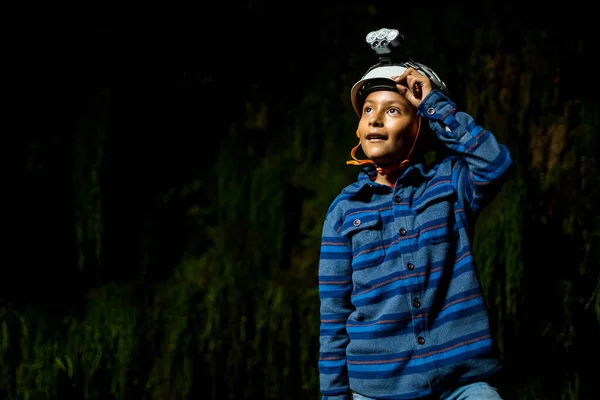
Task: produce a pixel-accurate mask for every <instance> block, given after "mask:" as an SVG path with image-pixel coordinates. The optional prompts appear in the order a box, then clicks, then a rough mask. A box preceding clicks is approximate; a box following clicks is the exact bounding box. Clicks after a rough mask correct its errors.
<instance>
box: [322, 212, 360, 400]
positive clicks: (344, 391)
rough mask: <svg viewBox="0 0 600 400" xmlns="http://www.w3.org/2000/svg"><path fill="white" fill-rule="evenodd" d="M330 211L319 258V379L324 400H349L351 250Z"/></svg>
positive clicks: (339, 224)
mask: <svg viewBox="0 0 600 400" xmlns="http://www.w3.org/2000/svg"><path fill="white" fill-rule="evenodd" d="M340 226H341V223H340V222H339V221H338V222H336V221H335V220H334V218H332V217H331V214H329V215H328V216H327V218H326V219H325V222H324V224H323V233H322V238H321V251H320V259H319V298H320V301H321V305H320V320H321V323H320V331H319V343H320V349H319V380H320V390H321V394H322V395H323V397H322V400H349V399H350V397H349V387H348V371H347V367H346V346H347V345H348V342H349V338H348V334H347V332H346V321H347V319H348V316H349V315H350V313H352V311H354V308H353V306H352V303H351V302H350V295H351V292H352V250H351V246H350V243H349V241H348V240H347V238H345V237H343V236H342V235H341V234H340V233H339V229H340Z"/></svg>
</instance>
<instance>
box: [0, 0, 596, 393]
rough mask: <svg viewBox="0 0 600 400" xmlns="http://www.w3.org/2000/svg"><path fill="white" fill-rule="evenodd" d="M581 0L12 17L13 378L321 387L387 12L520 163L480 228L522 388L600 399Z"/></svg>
mask: <svg viewBox="0 0 600 400" xmlns="http://www.w3.org/2000/svg"><path fill="white" fill-rule="evenodd" d="M465 4H466V3H465ZM528 7H529V6H528ZM559 7H560V8H552V7H551V6H550V4H543V5H537V6H531V8H525V4H524V3H517V2H514V3H511V2H500V3H496V2H488V1H486V2H479V3H477V4H471V5H468V6H467V5H460V4H443V3H439V4H438V3H436V2H426V3H424V2H421V3H399V4H395V3H392V2H379V1H376V2H354V3H343V2H337V1H335V2H316V1H306V2H302V3H289V4H283V3H278V2H267V1H247V2H233V3H231V2H229V3H225V2H222V3H216V4H213V3H210V4H205V5H202V6H197V7H193V8H192V7H189V8H183V7H182V8H177V7H176V6H169V7H165V6H162V5H156V6H154V7H152V6H148V5H143V6H139V7H133V6H130V7H129V8H125V7H122V8H120V7H108V6H106V5H100V4H98V5H96V6H92V5H90V4H88V5H87V6H86V7H85V9H84V8H82V7H79V8H73V7H69V8H68V7H64V8H63V9H61V8H59V7H57V6H52V7H47V8H34V9H28V10H14V12H11V13H7V14H6V19H7V21H6V25H5V26H6V27H7V30H6V32H7V33H6V39H7V46H6V47H5V51H4V57H3V59H4V64H5V65H6V66H8V67H9V68H8V71H9V72H6V73H5V79H6V82H7V85H6V87H5V89H6V90H5V96H6V99H7V100H8V101H7V103H8V105H7V106H6V107H5V112H6V114H7V117H6V119H5V125H4V126H5V133H6V136H7V137H8V139H9V140H8V141H7V142H6V143H7V144H8V145H7V147H6V150H7V151H6V156H7V157H6V160H7V167H8V168H7V169H6V171H8V172H9V173H8V176H9V180H7V185H6V186H5V188H6V193H7V195H6V198H7V199H8V200H9V205H8V206H7V208H6V210H5V214H6V221H8V222H9V224H5V228H6V235H5V236H6V237H7V238H8V240H7V241H5V246H6V250H7V251H6V252H5V253H4V259H3V265H4V268H3V272H4V275H3V277H2V279H0V398H2V399H62V398H74V399H161V400H162V399H165V400H166V399H192V398H193V399H196V398H214V399H225V398H231V399H242V398H265V399H300V398H302V399H304V398H311V397H312V398H315V399H316V398H318V372H317V369H316V368H317V358H318V324H319V320H318V294H317V288H316V271H317V265H318V251H319V245H320V236H319V235H320V228H321V224H322V220H323V218H324V213H325V211H326V209H327V207H328V205H329V203H330V201H331V200H332V199H333V198H334V197H335V195H336V194H337V193H339V191H340V190H341V189H342V188H343V187H344V186H345V185H347V184H348V183H350V182H351V181H352V180H353V179H354V178H355V176H356V173H357V172H358V170H357V169H356V167H351V166H346V164H345V161H346V160H347V159H349V157H350V149H351V148H352V147H353V146H354V145H355V144H356V143H355V134H354V132H355V130H356V124H357V120H356V117H355V115H354V114H353V111H352V108H351V105H350V102H349V90H350V87H351V86H352V84H353V83H354V82H356V81H357V80H358V79H359V78H360V77H361V76H362V74H364V72H365V71H366V69H367V68H368V67H369V66H371V65H372V64H373V63H375V62H376V58H375V55H374V53H372V52H371V50H370V49H369V48H368V46H367V45H366V43H365V41H364V37H365V35H366V34H367V33H368V32H369V31H371V30H376V29H379V28H381V27H388V28H397V29H399V30H400V31H401V32H403V33H404V35H405V36H406V45H407V48H408V49H409V51H410V54H411V55H412V57H413V58H414V59H415V60H417V61H419V62H422V63H424V64H426V65H428V66H430V67H431V68H433V69H434V70H435V71H436V72H437V73H438V75H440V76H441V77H442V79H443V80H444V81H445V82H446V84H447V85H448V86H449V87H450V90H451V92H452V99H453V100H454V101H455V102H456V103H457V104H458V106H459V108H460V109H461V110H464V111H466V112H468V113H470V114H471V115H473V116H474V117H475V118H476V120H477V121H478V122H479V123H480V125H482V126H484V127H486V128H488V129H490V130H491V131H492V132H493V133H494V134H495V135H496V136H497V137H498V138H499V139H500V141H501V142H503V143H505V144H506V145H507V146H508V147H509V149H510V150H511V153H512V155H513V158H514V160H515V168H514V171H513V175H512V176H511V178H510V179H509V181H508V182H507V185H506V186H505V189H504V191H503V192H502V193H501V194H500V195H499V197H498V198H497V199H496V200H495V201H494V202H493V203H492V204H491V205H490V207H489V209H488V210H486V212H485V213H484V214H483V215H482V217H481V220H480V222H479V223H478V225H477V231H476V253H477V257H478V259H479V261H480V262H479V266H480V270H481V278H482V284H483V286H484V288H485V290H486V296H487V299H488V303H489V306H490V311H491V314H492V319H493V322H494V324H495V327H496V337H497V340H498V342H499V345H500V348H501V351H502V354H503V356H504V358H505V364H506V369H505V376H504V378H505V379H504V382H503V390H504V393H505V397H506V398H507V399H508V398H514V399H542V398H543V399H568V400H571V399H591V398H592V397H593V394H594V393H595V392H596V390H595V388H596V385H595V384H596V381H597V377H598V372H599V371H598V366H597V362H596V360H597V357H598V356H599V355H600V344H599V343H600V341H599V340H598V339H600V335H599V334H600V296H599V290H600V289H599V287H600V271H599V268H598V267H599V264H600V262H599V259H600V251H599V250H598V249H599V248H598V244H599V238H600V216H599V214H598V212H597V210H596V205H597V204H599V203H600V192H599V191H598V184H599V183H600V179H599V178H598V173H597V172H598V158H597V157H598V156H597V155H598V150H600V148H599V144H598V140H597V132H598V125H599V118H598V116H599V114H598V101H597V99H596V97H595V94H596V92H597V89H598V85H597V83H596V68H595V66H594V61H593V60H594V59H595V54H594V52H595V46H596V38H597V34H596V33H595V24H596V21H595V20H594V14H593V13H592V12H591V11H590V10H589V9H587V8H586V6H583V5H582V4H579V3H575V2H570V3H568V4H561V5H559ZM13 171H14V173H13Z"/></svg>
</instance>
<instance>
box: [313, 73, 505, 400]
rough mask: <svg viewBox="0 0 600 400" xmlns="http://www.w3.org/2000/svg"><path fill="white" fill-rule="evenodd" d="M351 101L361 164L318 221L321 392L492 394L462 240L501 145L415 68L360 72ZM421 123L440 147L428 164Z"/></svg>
mask: <svg viewBox="0 0 600 400" xmlns="http://www.w3.org/2000/svg"><path fill="white" fill-rule="evenodd" d="M351 97H352V105H353V107H354V109H355V111H356V113H357V114H358V116H359V117H360V120H359V123H358V130H357V133H356V134H357V136H358V138H359V144H358V145H357V146H356V147H355V148H354V149H353V150H352V153H351V154H352V158H353V160H352V161H349V162H348V164H354V165H364V164H366V166H365V167H364V168H363V169H362V170H361V171H360V172H359V175H358V180H357V182H355V183H353V184H351V185H349V186H347V187H346V188H344V189H343V190H342V192H341V193H340V194H339V195H338V196H337V197H336V198H335V200H334V201H333V202H332V204H331V206H330V207H329V210H328V211H327V215H326V218H325V221H324V225H323V236H322V243H321V255H320V262H319V294H320V300H321V306H320V307H321V308H320V313H321V328H320V359H319V373H320V389H321V393H322V395H323V397H322V398H323V400H328V399H335V400H342V399H350V398H353V399H355V400H356V399H418V398H425V397H429V398H436V399H475V398H476V399H501V397H500V396H499V394H498V390H497V389H496V388H495V387H494V386H492V385H491V384H490V383H489V382H491V379H492V377H493V376H494V375H495V374H496V373H497V372H498V371H499V369H500V367H501V362H500V359H499V356H498V354H497V352H496V351H495V347H494V344H493V342H492V339H491V332H490V327H489V321H488V316H487V313H486V308H485V303H484V299H483V297H482V292H481V288H480V284H479V281H478V276H477V270H476V266H475V262H474V260H473V254H472V248H471V246H472V244H471V238H472V227H473V224H474V219H475V217H476V216H477V214H478V213H479V212H480V211H481V209H482V207H483V206H484V205H485V204H486V202H488V201H489V200H490V199H491V198H492V197H493V195H494V193H495V192H496V191H497V190H498V189H499V187H500V186H501V182H502V180H503V179H504V178H505V177H506V175H507V173H508V171H509V168H510V166H511V158H510V154H509V152H508V150H507V148H506V147H505V146H503V145H501V144H499V143H498V142H497V141H496V139H495V138H494V136H493V135H492V134H491V133H490V132H488V131H486V130H485V129H482V128H481V127H480V126H479V125H477V124H476V123H475V121H474V120H473V118H472V117H471V116H469V115H468V114H466V113H464V112H459V111H457V108H456V105H455V104H454V103H452V101H451V100H450V99H449V98H448V91H447V89H446V86H445V84H444V83H443V82H442V81H441V80H439V78H438V77H437V75H436V74H435V73H434V72H433V71H431V70H430V69H429V68H427V67H426V66H424V65H422V64H419V63H414V62H412V63H408V64H403V65H398V64H394V65H389V66H379V67H377V68H371V69H370V70H369V71H368V72H367V74H366V75H365V76H364V77H363V78H362V79H361V80H360V81H359V82H357V83H356V85H355V86H354V87H353V90H352V95H351ZM428 127H429V128H430V129H431V130H432V131H433V132H434V133H435V136H436V137H437V140H438V141H439V142H441V143H442V144H443V145H444V146H445V147H446V150H447V152H446V154H445V158H443V159H442V160H441V161H438V162H437V163H435V164H433V165H429V166H428V165H426V164H425V162H424V151H425V149H424V148H421V147H420V146H419V144H422V140H423V139H424V134H425V133H426V132H425V131H426V129H427V128H428ZM419 139H421V140H419ZM420 142H421V143H420ZM358 146H361V147H362V150H363V152H364V153H365V155H366V156H367V157H368V159H366V160H359V159H357V158H356V157H355V151H356V150H357V148H358Z"/></svg>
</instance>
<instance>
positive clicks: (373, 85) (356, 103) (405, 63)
mask: <svg viewBox="0 0 600 400" xmlns="http://www.w3.org/2000/svg"><path fill="white" fill-rule="evenodd" d="M386 35H390V36H388V38H393V40H389V41H388V40H377V37H380V38H384V37H386ZM403 38H404V37H403V36H402V35H400V34H399V33H398V31H396V30H395V29H393V30H390V29H387V28H382V29H380V30H379V31H373V32H370V33H369V34H368V35H367V43H369V45H370V46H371V47H372V48H373V50H375V51H376V52H377V53H378V54H379V55H380V62H379V63H378V64H375V65H373V66H372V67H371V68H369V70H368V71H367V73H366V74H365V75H364V76H363V77H362V78H361V79H360V80H359V81H358V82H356V83H355V84H354V86H352V90H351V92H350V99H351V101H352V107H353V108H354V111H355V112H356V114H358V116H359V117H360V115H361V110H362V106H363V102H364V99H365V97H366V96H367V95H368V94H369V93H371V92H373V91H375V90H391V91H395V92H397V91H398V89H397V88H396V82H394V80H392V76H400V75H402V74H403V73H404V71H406V70H407V69H408V68H411V67H412V68H414V69H415V70H417V71H418V72H419V73H421V74H423V75H425V76H426V77H428V78H429V80H430V81H431V84H432V86H433V88H434V89H437V90H439V91H441V92H442V93H444V94H445V95H446V96H449V95H450V91H449V90H448V87H447V86H446V84H445V83H444V82H443V81H442V80H441V79H440V78H439V77H438V75H437V74H436V73H435V72H434V71H433V70H432V69H431V68H429V67H428V66H426V65H423V64H421V63H418V62H415V61H413V60H411V59H410V58H409V57H408V56H406V54H404V53H403V54H402V56H401V58H402V60H398V61H399V62H393V61H392V58H391V57H390V56H389V54H390V53H392V52H393V48H394V47H397V48H399V50H401V49H400V47H401V41H402V40H403Z"/></svg>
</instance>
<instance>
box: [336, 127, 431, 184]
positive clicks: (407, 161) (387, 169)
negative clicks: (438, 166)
mask: <svg viewBox="0 0 600 400" xmlns="http://www.w3.org/2000/svg"><path fill="white" fill-rule="evenodd" d="M417 124H418V125H417V134H416V135H415V140H414V142H413V144H412V147H411V148H410V151H409V152H408V154H407V156H406V158H405V159H404V161H402V162H401V163H398V164H392V165H388V166H385V167H379V166H377V173H378V174H379V175H387V174H389V173H391V172H394V171H397V170H400V169H403V168H405V167H407V166H408V164H410V159H411V158H412V155H413V151H414V150H415V145H416V144H417V139H418V138H419V132H420V131H421V117H419V119H418V122H417ZM356 136H358V144H357V145H356V146H354V148H352V151H351V152H350V156H352V160H349V161H346V164H347V165H365V164H375V162H373V161H371V160H369V159H366V160H359V159H357V158H356V150H358V148H359V147H360V144H361V141H360V133H358V129H357V130H356Z"/></svg>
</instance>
